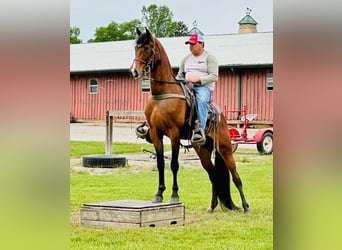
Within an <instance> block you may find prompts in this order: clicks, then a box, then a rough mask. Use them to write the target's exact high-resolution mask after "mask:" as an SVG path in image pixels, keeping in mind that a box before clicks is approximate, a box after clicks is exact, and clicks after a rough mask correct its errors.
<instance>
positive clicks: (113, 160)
mask: <svg viewBox="0 0 342 250" xmlns="http://www.w3.org/2000/svg"><path fill="white" fill-rule="evenodd" d="M82 163H83V167H93V168H115V167H124V166H125V165H126V157H120V156H115V155H87V156H84V157H83V158H82Z"/></svg>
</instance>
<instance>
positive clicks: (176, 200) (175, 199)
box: [170, 197, 179, 203]
mask: <svg viewBox="0 0 342 250" xmlns="http://www.w3.org/2000/svg"><path fill="white" fill-rule="evenodd" d="M170 203H179V197H171V200H170Z"/></svg>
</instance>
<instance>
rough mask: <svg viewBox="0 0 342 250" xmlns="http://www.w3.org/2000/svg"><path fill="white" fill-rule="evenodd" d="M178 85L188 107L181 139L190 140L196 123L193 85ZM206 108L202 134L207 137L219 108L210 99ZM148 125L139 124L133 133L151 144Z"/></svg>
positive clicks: (186, 82)
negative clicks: (206, 113)
mask: <svg viewBox="0 0 342 250" xmlns="http://www.w3.org/2000/svg"><path fill="white" fill-rule="evenodd" d="M179 85H180V86H181V87H182V89H183V94H184V96H185V99H186V103H187V106H188V112H187V114H186V121H185V124H184V127H183V129H182V131H181V139H190V138H191V135H192V131H193V130H194V129H195V124H196V123H198V121H197V101H196V97H195V94H194V91H193V84H192V83H191V82H189V81H182V82H179ZM208 105H209V107H208V119H207V122H206V126H205V131H204V133H205V134H206V135H207V134H208V132H209V131H210V130H211V128H212V127H213V126H215V125H216V124H217V123H218V122H219V119H220V115H221V110H220V108H219V107H218V106H217V105H215V104H214V103H213V102H212V99H211V100H210V102H209V104H208ZM148 131H149V125H148V123H147V121H144V122H143V123H142V124H140V125H139V126H138V127H137V128H136V130H135V133H136V135H137V137H138V138H141V139H145V140H146V141H148V142H151V139H150V137H149V133H148Z"/></svg>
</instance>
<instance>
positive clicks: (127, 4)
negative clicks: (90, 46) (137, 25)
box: [70, 0, 273, 42]
mask: <svg viewBox="0 0 342 250" xmlns="http://www.w3.org/2000/svg"><path fill="white" fill-rule="evenodd" d="M151 4H156V5H157V6H162V5H165V6H167V7H168V8H169V9H170V11H171V12H172V13H173V21H182V22H184V23H185V25H186V26H187V27H188V28H189V30H190V29H191V28H193V23H194V21H196V23H197V28H198V29H200V30H201V31H202V32H203V33H204V35H214V34H235V33H238V29H239V26H238V22H239V21H240V20H241V19H242V18H243V17H244V16H245V15H246V10H247V8H249V9H251V10H252V11H251V13H250V15H251V16H252V17H253V18H254V19H255V21H257V23H258V25H257V31H258V32H267V31H273V0H239V1H236V0H235V1H233V0H208V1H188V0H157V1H151V0H123V1H113V0H70V27H78V28H79V29H80V36H79V38H80V39H81V40H82V41H83V42H87V41H88V40H89V39H91V38H93V36H94V34H95V30H96V28H98V27H101V26H108V24H109V23H111V22H112V21H114V22H116V23H124V22H128V21H131V20H133V19H141V17H142V14H141V10H142V7H143V6H146V7H148V6H150V5H151Z"/></svg>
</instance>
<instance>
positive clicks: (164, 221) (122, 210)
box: [81, 200, 185, 228]
mask: <svg viewBox="0 0 342 250" xmlns="http://www.w3.org/2000/svg"><path fill="white" fill-rule="evenodd" d="M184 220H185V206H184V205H183V204H182V203H169V202H163V203H152V202H151V201H142V200H117V201H106V202H100V203H88V204H84V205H83V206H82V207H81V225H84V226H92V227H98V228H103V227H109V228H128V227H159V226H176V225H178V226H184Z"/></svg>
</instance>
